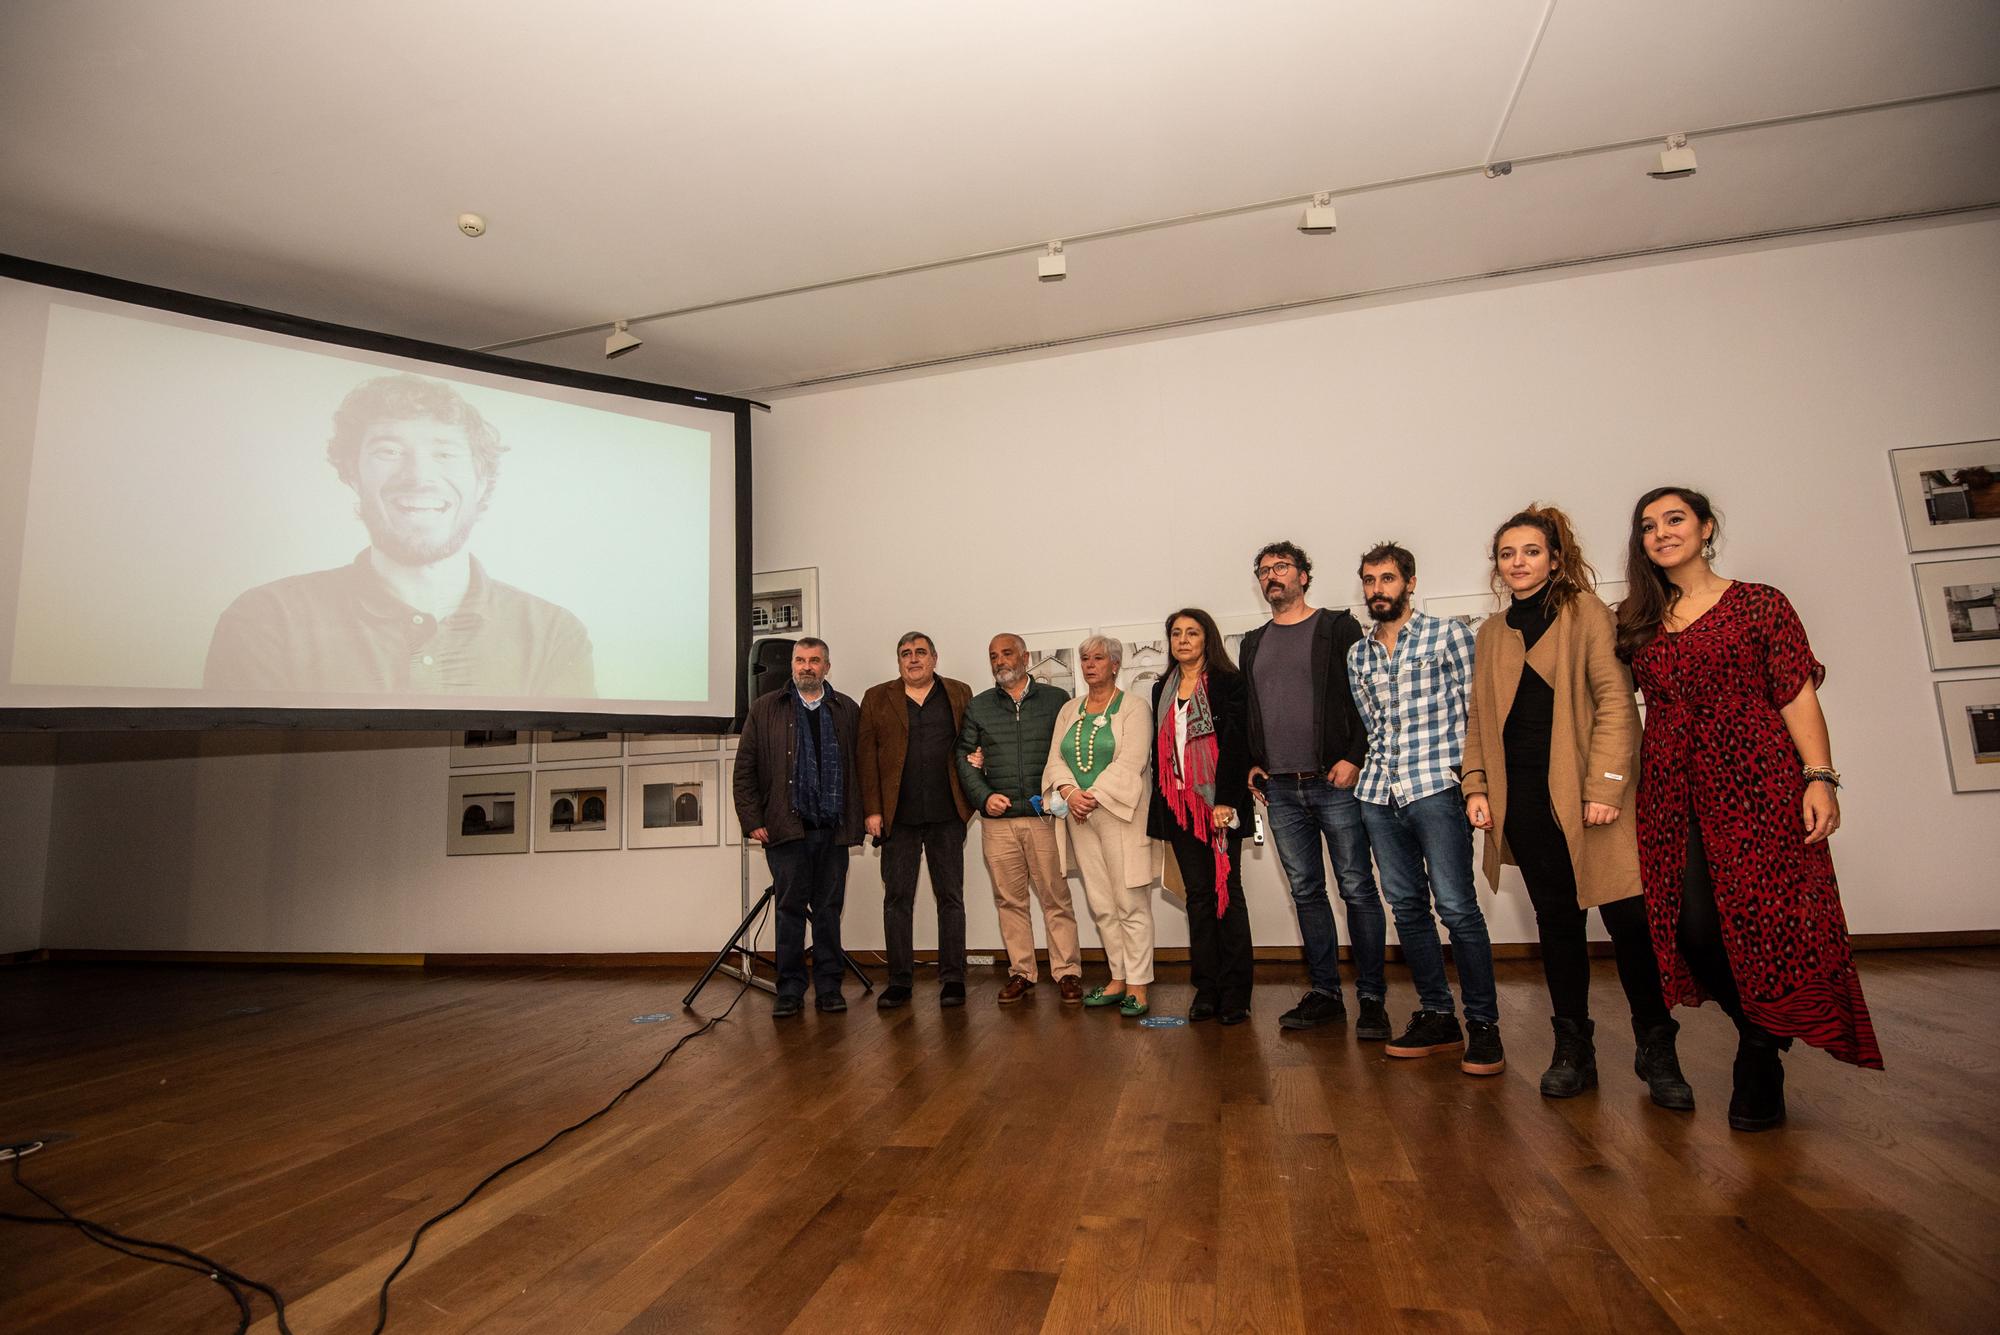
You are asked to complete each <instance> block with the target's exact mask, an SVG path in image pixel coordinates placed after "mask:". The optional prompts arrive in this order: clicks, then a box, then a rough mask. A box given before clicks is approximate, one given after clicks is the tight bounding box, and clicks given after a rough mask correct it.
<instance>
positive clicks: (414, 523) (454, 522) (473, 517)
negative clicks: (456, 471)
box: [355, 493, 479, 566]
mask: <svg viewBox="0 0 2000 1335" xmlns="http://www.w3.org/2000/svg"><path fill="white" fill-rule="evenodd" d="M393 501H394V498H393V497H390V498H388V503H385V499H384V497H383V496H382V495H381V494H380V493H377V494H375V495H372V496H363V497H361V498H360V500H359V501H358V502H357V504H356V506H355V512H356V513H357V514H359V515H360V516H361V522H362V524H363V525H365V526H366V527H367V529H368V541H369V542H370V543H372V544H373V545H374V547H375V549H376V550H377V551H379V552H381V553H382V555H384V556H386V557H388V558H389V559H390V560H391V561H394V562H396V563H397V564H398V565H406V566H427V565H434V564H436V563H437V562H439V561H442V560H445V559H446V558H447V557H452V556H456V555H458V553H459V552H460V551H462V550H463V549H464V547H465V544H466V541H467V540H468V539H469V538H471V536H472V527H473V525H475V524H477V523H478V522H479V507H477V506H467V505H465V504H463V503H457V502H454V503H453V506H452V509H451V510H450V511H449V512H448V515H447V516H446V517H447V518H448V519H449V521H450V522H449V526H448V527H447V526H445V525H442V524H439V523H435V522H431V521H428V520H426V519H425V518H424V517H423V516H421V515H406V514H399V513H397V512H396V511H395V510H394V509H393V508H392V505H393Z"/></svg>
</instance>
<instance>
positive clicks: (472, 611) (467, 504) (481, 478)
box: [202, 375, 597, 699]
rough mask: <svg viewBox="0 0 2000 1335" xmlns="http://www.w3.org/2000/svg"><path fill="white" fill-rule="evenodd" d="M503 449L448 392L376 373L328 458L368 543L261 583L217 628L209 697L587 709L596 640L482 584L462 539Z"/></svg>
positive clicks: (576, 624)
mask: <svg viewBox="0 0 2000 1335" xmlns="http://www.w3.org/2000/svg"><path fill="white" fill-rule="evenodd" d="M505 451H506V446H504V445H502V444H501V443H500V438H499V436H498V434H497V433H496V432H495V431H494V430H493V428H492V426H491V425H490V424H489V423H488V422H487V421H486V419H485V418H484V417H482V416H480V414H479V410H478V409H476V408H474V407H473V406H472V405H471V404H469V403H467V402H466V401H465V400H464V399H463V398H461V397H460V396H459V394H458V392H457V391H456V390H454V389H453V388H452V387H451V386H450V385H447V384H445V383H444V382H442V381H438V380H427V379H425V378H424V377H422V376H415V375H385V376H377V377H375V378H373V379H371V380H366V381H363V382H362V383H361V384H359V385H357V386H355V388H354V389H352V390H351V391H349V392H348V395H347V397H346V398H345V399H344V400H342V401H341V405H340V408H339V409H338V411H336V412H335V413H334V415H333V439H332V440H331V441H329V442H328V443H327V449H326V457H327V461H328V462H329V463H331V464H332V465H333V469H334V472H335V473H336V474H338V475H339V477H340V480H341V481H342V482H344V483H346V484H347V485H348V486H349V487H350V488H352V489H353V491H354V496H355V513H356V514H357V515H358V516H359V517H360V519H361V522H362V523H363V524H364V525H365V526H366V527H367V529H368V544H369V545H368V546H367V547H366V548H365V549H364V550H363V551H362V552H361V554H360V555H359V556H356V557H355V558H354V560H353V561H351V562H349V563H348V564H347V565H344V566H338V567H336V568H334V569H332V570H318V571H314V572H312V573H311V574H306V575H293V576H290V577H289V578H286V579H280V580H274V581H272V582H271V583H269V584H264V585H260V586H258V587H257V588H254V589H251V590H250V591H249V592H248V593H245V594H243V595H242V596H241V597H239V598H237V600H236V601H235V602H233V603H231V604H230V605H229V607H228V609H227V610H225V611H224V612H223V614H222V617H221V619H220V620H219V621H218V622H217V623H216V626H215V635H214V638H213V639H212V640H211V641H210V642H209V646H208V665H207V668H206V670H205V671H204V672H203V674H202V684H203V685H204V686H206V687H208V688H209V689H211V690H216V689H221V690H248V691H315V692H333V693H342V694H347V693H354V694H387V693H404V692H408V693H413V694H438V695H475V696H500V697H514V698H519V697H526V696H533V697H554V698H571V699H574V698H590V697H594V696H595V695H596V694H597V684H596V670H595V667H594V665H593V663H592V660H591V648H590V634H589V632H587V631H586V630H585V629H584V627H583V623H582V622H581V621H579V620H577V619H576V617H575V616H574V615H573V614H571V613H570V612H569V611H567V610H565V609H564V608H561V607H558V606H556V605H555V604H554V603H551V602H548V601H546V600H545V599H541V598H537V597H535V596H534V595H533V594H530V593H525V592H523V591H522V590H520V589H517V588H515V587H513V586H512V585H510V584H503V583H501V582H500V581H499V580H496V579H493V578H491V577H489V576H488V575H487V573H486V570H485V568H484V567H483V566H481V565H480V563H479V560H478V558H476V557H474V556H473V555H472V554H471V553H470V552H468V551H467V550H466V542H467V540H468V539H470V538H471V536H472V529H473V526H474V525H475V524H477V523H478V522H479V517H480V516H481V515H482V514H484V513H485V512H486V507H487V504H488V503H489V502H490V501H491V500H492V498H493V489H494V486H495V484H496V483H498V481H499V476H500V456H501V455H502V454H503V453H504V452H505Z"/></svg>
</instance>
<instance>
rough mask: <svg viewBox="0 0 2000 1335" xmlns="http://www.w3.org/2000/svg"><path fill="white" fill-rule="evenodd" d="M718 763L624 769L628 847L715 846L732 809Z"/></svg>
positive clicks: (634, 766)
mask: <svg viewBox="0 0 2000 1335" xmlns="http://www.w3.org/2000/svg"><path fill="white" fill-rule="evenodd" d="M719 773H720V771H719V769H718V767H717V765H716V762H715V761H713V760H695V761H680V762H675V763H664V764H657V765H627V766H626V767H625V846H626V847H627V848H701V847H710V848H712V847H714V846H715V844H716V842H717V841H718V839H719V838H720V834H721V820H722V808H723V806H725V805H729V804H728V803H726V802H725V801H724V795H723V792H722V789H721V787H720V786H719V780H718V777H717V776H718V774H719Z"/></svg>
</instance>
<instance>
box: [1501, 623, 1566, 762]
mask: <svg viewBox="0 0 2000 1335" xmlns="http://www.w3.org/2000/svg"><path fill="white" fill-rule="evenodd" d="M1549 588H1550V586H1549V585H1547V584H1544V585H1543V586H1542V587H1541V588H1540V589H1539V590H1537V591H1536V592H1534V593H1531V594H1529V595H1528V596H1527V597H1525V598H1516V599H1515V600H1514V605H1513V606H1511V607H1509V608H1508V609H1507V624H1508V625H1509V626H1511V627H1513V628H1514V629H1515V630H1518V631H1520V632H1521V638H1522V639H1523V640H1524V641H1526V644H1527V650H1529V651H1532V650H1533V649H1534V647H1535V642H1536V641H1537V640H1539V639H1541V638H1542V635H1543V634H1544V633H1545V632H1546V631H1547V630H1548V628H1549V627H1550V626H1552V625H1554V624H1555V619H1554V618H1553V617H1552V616H1550V615H1549V612H1550V609H1549ZM1555 717H1556V693H1555V688H1554V687H1553V686H1551V685H1550V684H1549V682H1548V679H1547V678H1545V677H1543V676H1542V674H1541V673H1539V672H1537V671H1535V669H1534V668H1533V667H1532V666H1530V665H1529V664H1527V663H1525V662H1524V663H1522V664H1521V684H1520V685H1519V686H1518V687H1516V688H1515V691H1514V703H1513V705H1512V706H1511V707H1509V709H1508V710H1507V722H1506V723H1505V724H1504V725H1503V726H1502V727H1501V730H1500V742H1501V746H1502V747H1503V748H1504V749H1505V751H1506V753H1507V782H1508V785H1509V786H1510V787H1513V788H1516V789H1518V788H1519V786H1520V779H1525V780H1527V781H1529V782H1531V783H1533V784H1535V785H1536V786H1537V787H1539V788H1541V789H1543V790H1544V791H1546V789H1547V788H1548V782H1549V735H1550V733H1551V731H1552V730H1553V729H1554V727H1555ZM1517 775H1518V776H1520V779H1517V778H1516V776H1517Z"/></svg>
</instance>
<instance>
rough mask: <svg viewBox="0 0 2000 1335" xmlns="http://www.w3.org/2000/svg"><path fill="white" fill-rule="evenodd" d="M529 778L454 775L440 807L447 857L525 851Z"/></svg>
mask: <svg viewBox="0 0 2000 1335" xmlns="http://www.w3.org/2000/svg"><path fill="white" fill-rule="evenodd" d="M529 789H530V784H529V775H528V771H526V770H517V771H515V772H513V773H510V774H454V775H452V776H451V781H450V783H449V784H448V785H447V793H446V800H445V804H444V851H445V855H446V856H447V857H460V856H463V855H466V854H470V853H525V852H527V851H528V793H529Z"/></svg>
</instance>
